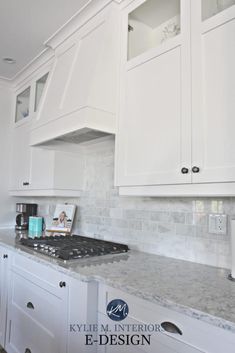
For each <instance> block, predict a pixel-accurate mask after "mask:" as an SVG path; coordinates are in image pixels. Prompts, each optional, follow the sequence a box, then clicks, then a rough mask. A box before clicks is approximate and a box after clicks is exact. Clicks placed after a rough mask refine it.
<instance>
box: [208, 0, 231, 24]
mask: <svg viewBox="0 0 235 353" xmlns="http://www.w3.org/2000/svg"><path fill="white" fill-rule="evenodd" d="M233 5H235V0H202V20H203V21H204V20H207V19H208V18H210V17H212V16H214V15H216V14H217V13H219V12H221V11H223V10H226V9H227V8H229V7H231V6H233Z"/></svg>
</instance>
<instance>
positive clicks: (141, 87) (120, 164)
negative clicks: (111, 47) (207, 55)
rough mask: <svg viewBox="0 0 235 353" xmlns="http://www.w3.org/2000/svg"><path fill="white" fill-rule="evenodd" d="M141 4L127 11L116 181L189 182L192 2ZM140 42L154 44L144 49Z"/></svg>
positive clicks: (126, 182) (125, 12)
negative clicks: (141, 29) (190, 18)
mask: <svg viewBox="0 0 235 353" xmlns="http://www.w3.org/2000/svg"><path fill="white" fill-rule="evenodd" d="M142 3H143V1H141V2H140V1H134V2H132V3H131V5H130V6H129V7H128V8H127V9H125V10H124V14H123V34H122V39H123V43H122V59H123V60H122V67H121V69H122V85H121V104H120V116H119V127H118V134H117V141H118V143H117V169H116V170H117V174H116V182H117V185H119V186H128V185H129V186H133V185H154V184H172V183H190V182H191V176H190V173H187V170H186V168H189V165H190V163H191V146H190V135H191V125H190V121H189V120H188V116H189V115H190V109H191V106H190V94H189V90H188V87H189V82H190V63H189V58H190V36H189V33H190V23H189V20H188V19H189V17H190V6H189V1H184V0H183V1H168V0H167V1H152V0H148V1H146V2H144V4H142ZM128 25H129V26H131V30H130V31H129V33H128V35H127V29H128ZM140 26H142V27H143V26H144V28H145V31H144V32H143V31H142V32H143V33H142V32H141V33H139V31H140ZM153 26H154V33H152V32H153ZM129 28H130V27H129ZM146 28H148V32H150V34H148V40H147V39H146V36H147V35H146V33H145V32H146ZM167 29H168V30H169V31H171V32H170V34H167V33H168V32H167ZM135 31H137V34H136V35H135ZM134 35H135V36H136V38H134V39H133V36H134ZM165 36H166V37H165ZM143 38H144V39H143ZM137 41H139V42H142V41H145V42H150V45H147V48H145V51H144V52H142V51H143V45H142V46H141V48H137V44H136V42H137ZM153 45H154V47H152V46H153ZM151 47H152V48H151ZM138 52H140V54H139V55H136V53H138ZM130 53H131V54H130ZM128 55H129V57H128ZM130 55H131V57H130ZM133 56H134V57H133ZM182 168H185V171H186V173H182V172H181V170H182ZM183 171H184V170H183Z"/></svg>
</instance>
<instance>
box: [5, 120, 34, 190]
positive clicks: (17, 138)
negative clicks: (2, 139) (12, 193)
mask: <svg viewBox="0 0 235 353" xmlns="http://www.w3.org/2000/svg"><path fill="white" fill-rule="evenodd" d="M12 141H13V146H12V156H11V176H10V178H11V179H10V189H12V190H18V189H20V190H22V189H25V188H28V187H29V186H28V185H23V183H25V182H27V183H29V182H30V180H29V179H30V158H31V156H30V154H31V150H30V148H29V124H28V123H26V124H23V125H21V126H19V127H16V128H14V130H13V138H12Z"/></svg>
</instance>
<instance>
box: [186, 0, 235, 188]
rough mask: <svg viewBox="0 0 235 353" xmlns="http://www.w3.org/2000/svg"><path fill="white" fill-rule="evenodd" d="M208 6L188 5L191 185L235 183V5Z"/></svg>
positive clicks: (203, 1)
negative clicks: (190, 46)
mask: <svg viewBox="0 0 235 353" xmlns="http://www.w3.org/2000/svg"><path fill="white" fill-rule="evenodd" d="M200 3H202V5H203V6H202V9H201V4H200ZM214 3H216V2H214ZM217 3H218V2H217ZM221 3H222V2H221ZM223 3H226V2H223ZM227 3H228V2H227ZM230 3H231V2H230ZM206 5H207V6H206ZM212 5H213V4H212V2H211V1H208V0H202V1H192V11H193V14H194V16H192V79H193V81H192V84H193V85H192V87H193V92H192V93H193V94H192V97H193V109H192V112H193V117H192V118H193V130H192V132H193V141H192V144H193V161H192V166H196V167H198V168H199V170H198V171H197V169H196V173H192V178H193V182H194V183H204V182H207V183H208V182H234V181H235V153H234V152H235V139H234V131H235V119H234V112H235V65H234V63H235V6H234V5H233V6H230V7H228V8H225V9H224V10H223V11H222V9H221V8H217V7H218V6H217V5H214V6H215V8H212ZM219 11H220V12H219ZM217 12H218V13H217ZM213 14H214V15H213Z"/></svg>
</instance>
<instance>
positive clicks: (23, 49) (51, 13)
mask: <svg viewBox="0 0 235 353" xmlns="http://www.w3.org/2000/svg"><path fill="white" fill-rule="evenodd" d="M88 2H89V0H0V77H3V78H7V79H11V78H13V77H14V76H15V75H16V74H17V73H18V72H19V71H20V70H22V69H23V68H24V66H26V65H27V64H28V63H29V62H30V61H31V60H32V59H33V58H35V57H36V56H37V55H38V54H40V53H41V52H42V51H43V50H44V46H43V42H44V41H45V40H47V39H48V38H49V37H50V36H51V35H52V34H53V33H54V32H56V31H57V30H58V29H59V28H60V27H61V26H62V25H63V24H64V23H65V22H67V21H68V20H69V18H70V17H72V16H73V15H74V14H75V12H77V11H78V10H79V9H81V7H83V6H84V5H85V4H86V3H88ZM4 57H11V58H14V59H15V60H16V63H15V64H6V63H4V62H3V61H2V58H4Z"/></svg>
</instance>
